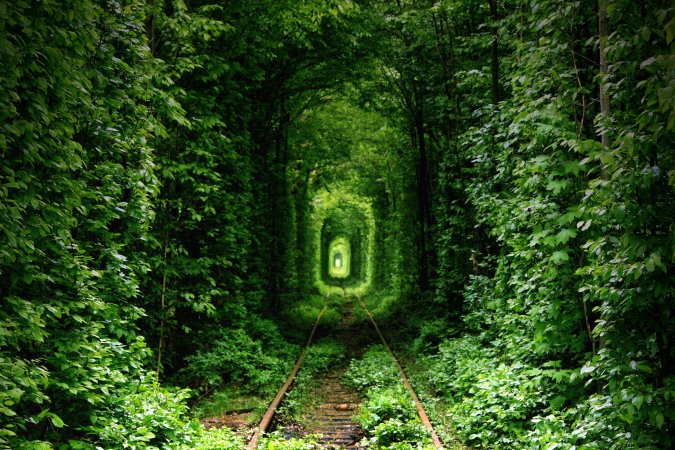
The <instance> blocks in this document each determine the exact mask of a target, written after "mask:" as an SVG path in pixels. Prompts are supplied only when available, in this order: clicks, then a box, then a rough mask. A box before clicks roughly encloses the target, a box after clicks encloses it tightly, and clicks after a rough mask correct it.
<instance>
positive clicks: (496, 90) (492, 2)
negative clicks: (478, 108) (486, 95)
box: [490, 0, 500, 105]
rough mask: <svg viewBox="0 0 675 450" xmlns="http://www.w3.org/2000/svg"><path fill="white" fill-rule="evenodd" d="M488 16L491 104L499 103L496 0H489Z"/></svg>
mask: <svg viewBox="0 0 675 450" xmlns="http://www.w3.org/2000/svg"><path fill="white" fill-rule="evenodd" d="M490 16H491V17H492V104H493V105H496V104H497V103H499V100H500V98H499V36H498V27H497V20H498V19H499V17H498V15H497V0H490Z"/></svg>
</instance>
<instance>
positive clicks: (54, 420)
mask: <svg viewBox="0 0 675 450" xmlns="http://www.w3.org/2000/svg"><path fill="white" fill-rule="evenodd" d="M49 420H51V422H52V425H54V426H55V427H56V428H63V427H64V425H65V423H63V420H61V418H60V417H59V416H57V415H56V414H54V413H51V414H49Z"/></svg>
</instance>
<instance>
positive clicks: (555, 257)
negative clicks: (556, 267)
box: [551, 250, 570, 263]
mask: <svg viewBox="0 0 675 450" xmlns="http://www.w3.org/2000/svg"><path fill="white" fill-rule="evenodd" d="M569 259H570V257H569V255H568V254H567V250H558V251H555V252H553V254H552V255H551V261H553V262H554V263H562V262H565V261H569Z"/></svg>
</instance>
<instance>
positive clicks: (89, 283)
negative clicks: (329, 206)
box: [0, 0, 675, 449]
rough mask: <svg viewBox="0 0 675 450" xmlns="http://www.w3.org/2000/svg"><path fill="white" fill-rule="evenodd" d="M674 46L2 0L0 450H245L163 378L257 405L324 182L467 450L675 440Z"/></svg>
mask: <svg viewBox="0 0 675 450" xmlns="http://www.w3.org/2000/svg"><path fill="white" fill-rule="evenodd" d="M674 24H675V20H674V19H673V9H672V5H670V4H666V2H665V1H652V0H644V1H640V2H633V1H628V0H600V1H599V2H598V3H597V4H596V3H595V2H575V1H566V2H549V1H538V0H528V1H524V0H503V1H502V0H491V1H484V2H478V1H475V0H452V1H450V0H436V1H429V2H421V1H417V0H397V1H396V2H391V1H384V0H362V1H358V2H357V1H350V0H330V1H323V0H305V1H302V2H298V1H294V0H281V1H274V2H267V1H237V0H227V1H218V2H216V1H206V0H198V1H189V2H187V1H182V0H156V1H155V0H153V1H150V0H124V1H108V0H83V1H75V0H58V1H57V0H44V1H41V2H28V1H21V0H18V1H11V2H10V1H0V75H1V76H0V119H1V122H2V130H1V132H0V157H1V158H2V166H1V168H0V236H1V239H0V286H2V289H3V290H2V292H1V293H0V294H1V296H2V298H1V299H0V300H1V301H0V446H3V447H10V448H51V447H58V446H59V445H63V446H69V447H73V448H93V447H95V446H97V445H98V446H103V447H123V446H128V447H134V446H135V447H136V448H145V447H151V446H154V447H157V448H160V447H163V446H167V445H173V446H174V447H172V448H197V447H198V446H199V445H202V444H199V443H200V442H201V443H203V445H204V446H205V447H208V445H220V446H222V447H223V448H227V447H226V446H225V444H223V442H227V441H229V442H230V444H228V445H230V448H231V446H232V445H234V446H236V445H239V444H238V443H236V442H237V441H236V439H234V438H233V437H232V436H231V434H228V433H227V432H221V433H215V434H208V433H207V434H205V433H204V432H203V430H201V428H199V426H197V425H195V424H190V422H189V420H188V419H187V418H186V415H187V411H186V407H185V401H184V400H185V398H186V397H187V396H188V395H189V394H187V393H186V392H185V391H177V392H169V391H168V390H167V388H163V387H160V386H159V385H158V384H157V381H158V380H160V381H162V382H166V383H168V384H177V385H182V386H190V387H193V388H195V389H196V390H197V391H202V392H203V391H206V390H208V389H210V388H212V387H213V386H217V385H219V384H222V383H232V384H241V385H246V386H249V387H250V388H251V389H262V388H263V387H264V386H268V385H274V384H275V383H276V381H277V378H279V376H280V374H283V372H284V370H285V367H286V366H285V365H286V364H287V363H288V360H290V359H292V355H293V349H294V347H293V346H292V345H288V344H287V343H284V342H283V339H282V337H281V334H280V332H279V330H278V328H277V325H276V324H275V323H274V322H273V321H270V320H268V319H269V318H270V317H272V316H273V314H274V312H276V311H279V310H280V309H281V308H284V307H286V306H288V305H290V304H292V303H294V302H297V301H298V299H302V298H304V297H303V295H307V294H308V293H309V292H310V291H311V290H312V289H314V288H315V287H316V286H315V285H314V283H315V281H316V279H317V278H318V277H316V276H314V275H315V274H316V273H317V266H316V264H315V262H316V261H317V258H315V255H316V254H317V253H318V247H320V245H321V243H320V242H319V241H320V237H319V238H317V236H319V234H320V227H321V224H322V223H323V219H325V217H323V218H322V219H321V220H319V221H318V222H317V220H316V218H317V214H318V215H319V216H320V215H321V208H320V207H319V206H317V201H318V200H320V198H321V196H322V195H328V194H326V193H327V192H328V193H330V191H331V189H335V190H336V193H334V194H333V193H330V195H334V197H333V198H340V196H345V198H347V197H349V198H351V199H352V200H353V199H357V203H362V204H363V205H367V207H366V208H367V209H368V210H369V211H372V214H371V212H368V213H367V214H365V213H364V214H363V215H362V217H360V219H359V220H360V221H361V222H368V223H367V224H366V223H363V224H362V225H363V226H362V228H361V230H362V231H360V233H361V235H360V236H361V238H362V239H363V242H366V241H367V245H368V248H369V249H370V250H368V255H362V256H363V257H364V258H366V256H367V259H363V260H362V261H360V262H359V263H358V264H359V267H361V266H363V267H364V269H363V272H364V273H367V280H368V282H369V283H372V286H373V287H374V288H380V289H386V290H388V292H390V293H394V294H395V295H396V296H397V298H401V299H402V300H401V302H402V303H405V301H407V302H408V304H409V306H410V305H414V310H415V311H416V312H417V313H418V316H419V317H420V318H421V319H422V323H423V324H424V325H423V326H422V327H421V329H420V330H419V331H420V342H426V343H427V344H429V343H431V344H433V345H429V346H426V347H425V349H426V350H427V351H429V352H437V353H435V356H434V358H435V359H434V360H435V361H436V362H437V363H438V364H437V365H436V366H434V367H435V370H434V374H435V375H434V377H432V378H431V381H429V384H430V385H432V386H435V389H436V390H437V394H438V396H439V397H441V398H443V399H444V400H445V401H447V402H448V404H449V411H450V413H451V414H452V415H453V420H454V423H455V426H456V429H457V431H458V433H459V435H460V437H461V438H462V439H464V440H465V441H466V442H467V443H468V444H470V445H472V446H474V447H477V448H533V449H534V448H544V447H545V446H547V445H549V446H550V445H558V446H559V447H562V448H574V447H575V448H619V447H621V448H667V447H668V446H670V445H672V442H671V438H670V434H672V423H673V419H674V418H675V411H674V409H673V401H672V399H673V396H674V395H675V392H674V388H673V386H674V380H675V379H674V378H673V373H672V370H673V369H672V368H673V367H674V366H675V364H674V362H675V361H674V359H675V355H674V350H673V347H672V336H673V331H674V330H673V327H674V325H673V320H672V305H673V289H672V287H673V275H672V274H673V270H674V268H673V261H674V255H675V251H674V248H675V243H674V242H673V227H674V225H675V217H674V214H675V213H674V211H675V209H674V208H673V207H672V203H673V187H674V185H675V181H674V180H675V175H674V174H675V167H674V166H675V161H674V160H673V159H674V158H675V157H674V154H673V152H672V149H673V147H674V144H675V143H674V142H673V126H674V124H675V113H673V103H674V100H673V83H674V81H673V79H674V77H673V63H674V60H673V45H674V44H673V35H674V33H675V31H674V26H675V25H674ZM601 56H602V58H601ZM317 211H318V212H317ZM355 216H356V215H354V217H355ZM358 226H359V224H355V225H354V229H357V228H358ZM317 230H319V231H317ZM359 255H360V256H361V254H359ZM352 262H353V261H352ZM318 270H319V271H320V269H318ZM424 314H427V316H426V318H425V317H424ZM407 317H409V316H407ZM430 317H432V318H434V320H433V321H430V320H428V319H429V318H430ZM425 320H426V321H425ZM405 329H410V327H408V328H405ZM139 330H142V331H139ZM429 330H431V331H429ZM432 334H433V336H431V335H432ZM425 339H426V341H425ZM427 341H428V342H427ZM439 344H440V345H439ZM425 345H426V344H425ZM233 349H239V350H241V349H244V350H241V351H239V350H237V351H234V350H233ZM263 349H266V351H263ZM476 355H479V356H480V358H479V359H476ZM242 360H245V361H246V364H239V363H238V362H240V361H242ZM262 366H264V367H266V369H265V370H261V369H260V367H262ZM148 411H156V412H155V413H153V414H149V413H148ZM214 442H215V444H214ZM232 442H234V444H232ZM616 443H621V444H616ZM181 446H182V447H181ZM549 448H554V447H549Z"/></svg>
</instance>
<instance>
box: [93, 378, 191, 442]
mask: <svg viewBox="0 0 675 450" xmlns="http://www.w3.org/2000/svg"><path fill="white" fill-rule="evenodd" d="M189 396H190V392H189V391H188V390H177V391H170V390H168V389H164V388H161V387H159V386H158V385H154V384H153V385H142V386H141V387H140V388H139V390H138V391H137V392H135V393H131V394H128V395H124V396H122V397H119V398H118V399H117V400H116V401H115V403H114V405H115V406H114V407H113V408H112V409H111V410H110V411H109V412H108V414H107V415H105V416H104V417H102V418H101V419H100V422H99V424H97V425H96V426H94V427H93V428H94V431H95V432H97V434H98V436H99V439H100V441H101V442H102V443H103V445H104V447H105V448H129V449H153V448H162V447H163V446H164V445H165V444H168V443H170V442H185V441H189V440H190V438H189V436H190V435H191V434H194V433H195V429H194V428H193V425H191V424H190V422H189V421H188V420H187V418H186V417H187V406H186V404H185V400H186V399H187V398H189ZM197 426H198V425H197Z"/></svg>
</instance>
